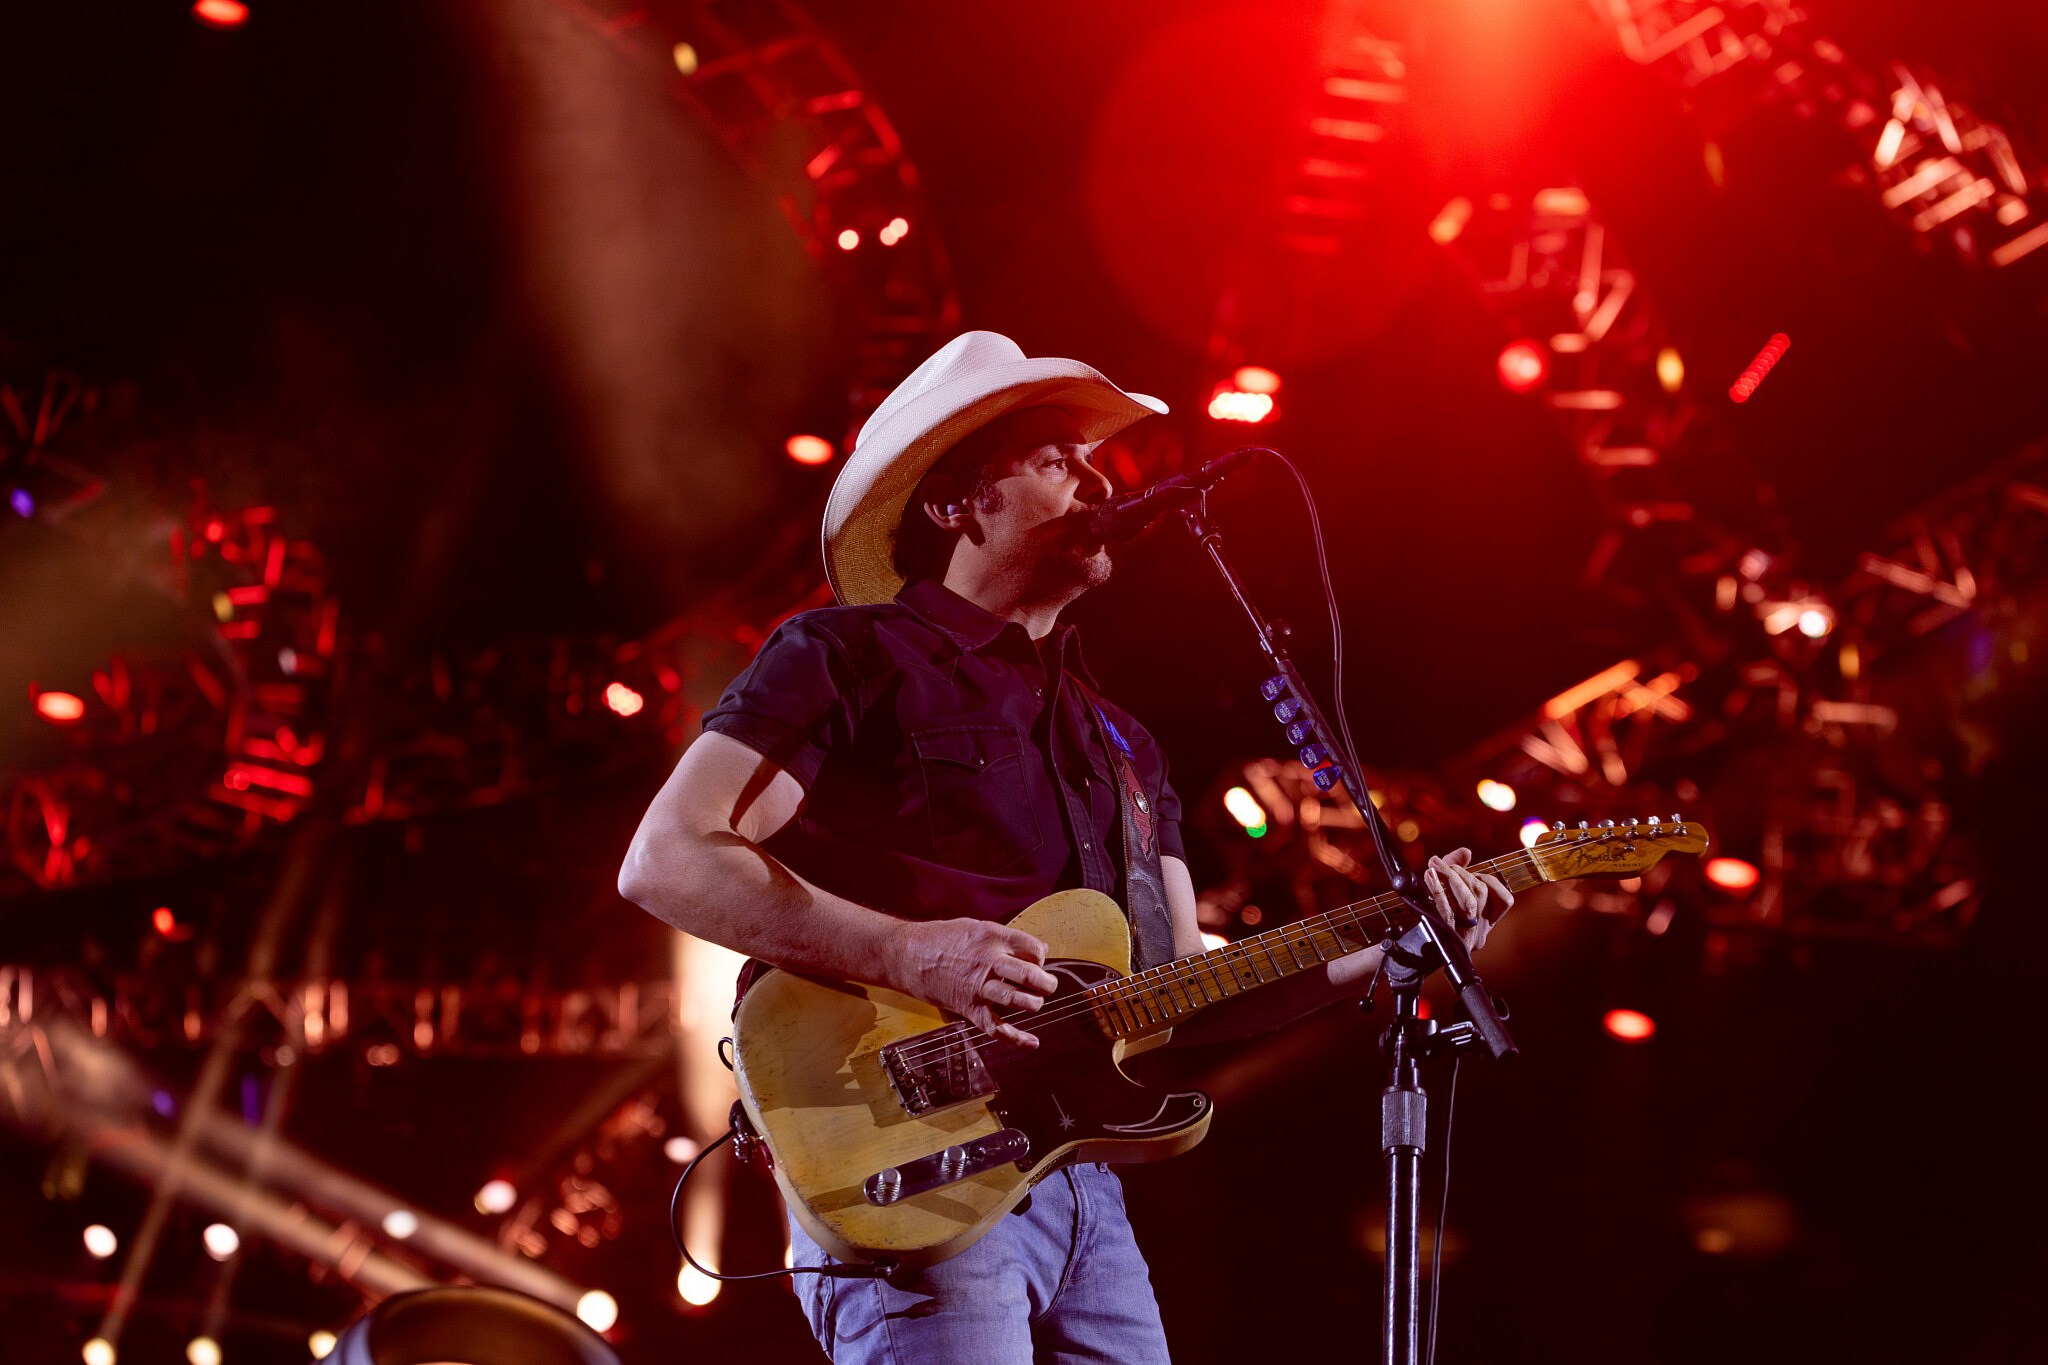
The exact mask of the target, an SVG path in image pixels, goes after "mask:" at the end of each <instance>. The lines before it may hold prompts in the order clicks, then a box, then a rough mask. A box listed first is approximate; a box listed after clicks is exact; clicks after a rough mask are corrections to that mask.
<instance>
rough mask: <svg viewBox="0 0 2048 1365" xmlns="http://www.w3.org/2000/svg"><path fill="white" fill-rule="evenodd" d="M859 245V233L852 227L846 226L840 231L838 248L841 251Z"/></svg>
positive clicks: (849, 249)
mask: <svg viewBox="0 0 2048 1365" xmlns="http://www.w3.org/2000/svg"><path fill="white" fill-rule="evenodd" d="M859 245H860V234H859V233H858V232H855V231H854V230H853V229H852V228H846V229H844V230H843V231H841V232H840V234H839V249H840V250H841V251H851V250H853V249H854V248H855V247H857V246H859Z"/></svg>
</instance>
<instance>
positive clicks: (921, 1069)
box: [882, 1028, 996, 1114]
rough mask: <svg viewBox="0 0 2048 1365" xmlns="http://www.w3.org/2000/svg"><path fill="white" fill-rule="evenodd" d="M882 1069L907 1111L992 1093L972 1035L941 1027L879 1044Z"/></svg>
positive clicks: (992, 1086) (923, 1110)
mask: <svg viewBox="0 0 2048 1365" xmlns="http://www.w3.org/2000/svg"><path fill="white" fill-rule="evenodd" d="M882 1071H883V1073H884V1074H885V1075H887V1076H888V1078H889V1084H890V1085H891V1086H892V1087H894V1088H895V1091H896V1098H898V1099H899V1100H901V1101H903V1108H904V1109H905V1110H906V1111H907V1112H909V1113H911V1114H929V1113H931V1112H932V1111H933V1110H936V1109H944V1108H946V1107H947V1106H949V1105H955V1104H960V1103H963V1102H964V1101H967V1100H975V1099H980V1098H982V1097H983V1096H985V1095H993V1094H995V1092H996V1083H995V1080H994V1078H993V1077H991V1076H990V1075H989V1074H988V1066H987V1064H986V1063H984V1062H983V1061H982V1060H981V1050H980V1049H979V1048H978V1047H977V1046H976V1045H975V1037H974V1035H973V1034H971V1033H968V1032H965V1031H964V1030H961V1029H959V1028H948V1029H940V1030H937V1031H936V1032H932V1033H921V1034H919V1035H918V1036H916V1037H915V1038H905V1039H904V1040H903V1041H902V1042H900V1043H891V1044H890V1045H889V1046H887V1047H885V1048H883V1049H882Z"/></svg>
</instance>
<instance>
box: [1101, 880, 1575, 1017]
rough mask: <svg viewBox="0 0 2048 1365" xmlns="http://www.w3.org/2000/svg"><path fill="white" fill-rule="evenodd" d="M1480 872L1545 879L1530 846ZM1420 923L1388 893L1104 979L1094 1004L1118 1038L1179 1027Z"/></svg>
mask: <svg viewBox="0 0 2048 1365" xmlns="http://www.w3.org/2000/svg"><path fill="white" fill-rule="evenodd" d="M1473 871H1475V872H1491V873H1492V874H1493V875H1495V876H1496V877H1499V878H1500V879H1501V881H1503V882H1505V883H1506V884H1507V887H1508V889H1509V890H1510V891H1523V890H1526V889H1527V888H1529V887H1532V886H1535V885H1537V884H1538V883H1539V882H1542V881H1544V880H1545V878H1544V876H1543V875H1542V873H1540V872H1539V871H1538V870H1537V867H1536V860H1535V859H1534V858H1533V857H1531V856H1530V854H1529V853H1528V852H1527V851H1526V850H1518V851H1516V852H1514V853H1508V854H1504V855H1502V856H1501V857H1498V858H1494V859H1491V860H1490V861H1487V862H1483V863H1479V864H1477V865H1476V866H1475V867H1474V868H1473ZM1414 923H1415V911H1414V909H1413V908H1412V907H1410V906H1409V904H1408V903H1407V902H1406V901H1404V900H1402V899H1401V898H1400V897H1399V896H1397V895H1395V894H1394V893H1393V892H1391V891H1386V892H1382V893H1381V894H1379V895H1377V896H1374V897H1372V898H1371V899H1370V900H1363V901H1356V902H1354V903H1352V904H1350V905H1344V906H1339V907H1338V908H1337V909H1335V910H1332V911H1330V912H1328V913H1327V914H1322V915H1316V916H1314V917H1313V918H1310V919H1304V920H1297V921H1295V922H1294V923H1292V924H1286V925H1282V926H1281V927H1280V928H1278V929H1271V930H1268V931H1267V932H1265V933H1263V934H1255V935H1253V936H1252V937H1251V938H1244V939H1239V940H1237V941H1236V942H1235V943H1226V944H1225V945H1223V946H1222V947H1221V948H1217V949H1214V950H1213V951H1210V952H1206V953H1202V954H1199V955H1198V956H1194V957H1181V958H1175V959H1174V960H1173V961H1171V962H1165V963H1161V964H1160V965H1159V966H1157V967H1151V968H1147V969H1146V970H1144V971H1141V972H1133V973H1132V974H1131V975H1129V976H1124V977H1118V978H1117V979H1116V980H1114V981H1109V982H1104V983H1103V984H1102V985H1100V986H1097V987H1095V988H1094V989H1092V990H1090V991H1089V992H1088V997H1089V1003H1090V1005H1091V1007H1092V1009H1093V1011H1094V1014H1095V1018H1096V1022H1097V1023H1098V1024H1100V1025H1101V1027H1102V1029H1103V1031H1104V1032H1105V1033H1107V1034H1108V1035H1109V1036H1110V1037H1111V1038H1141V1037H1144V1036H1145V1035H1147V1034H1152V1033H1158V1032H1160V1031H1161V1030H1163V1029H1169V1028H1172V1027H1173V1026H1174V1025H1175V1024H1178V1023H1180V1022H1182V1021H1183V1020H1185V1019H1187V1018H1188V1017H1189V1016H1190V1015H1192V1014H1194V1013H1195V1012H1196V1011H1198V1010H1202V1009H1206V1008H1208V1007H1209V1006H1210V1005H1214V1004H1219V1003H1221V1002H1222V1001H1225V1000H1229V999H1232V998H1234V997H1236V996H1240V995H1243V994H1245V993H1247V992H1249V991H1255V990H1257V989H1259V987H1261V986H1271V985H1274V984H1275V983H1277V982H1280V981H1284V980H1286V979H1287V978H1289V977H1291V976H1294V975H1297V974H1298V973H1301V972H1305V971H1309V970H1311V969H1313V968H1316V967H1320V966H1321V965H1322V964H1324V963H1325V962H1331V961H1334V960H1335V959H1337V958H1340V957H1348V956H1349V955H1350V954H1352V953H1355V952H1359V951H1361V950H1363V949H1366V948H1370V947H1372V946H1373V945H1375V944H1377V943H1379V942H1380V941H1382V940H1383V939H1385V938H1387V937H1388V936H1389V935H1392V936H1395V937H1398V936H1399V935H1401V934H1403V933H1405V932H1407V931H1408V929H1409V928H1411V927H1412V926H1413V925H1414Z"/></svg>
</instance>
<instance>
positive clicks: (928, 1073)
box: [734, 820, 1707, 1266]
mask: <svg viewBox="0 0 2048 1365" xmlns="http://www.w3.org/2000/svg"><path fill="white" fill-rule="evenodd" d="M1706 847H1707V832H1706V830H1705V829H1704V828H1702V827H1701V826H1700V825H1699V824H1697V823H1694V822H1680V821H1676V820H1673V821H1663V822H1660V821H1657V820H1649V821H1642V822H1637V821H1630V822H1629V823H1627V824H1625V825H1619V826H1616V825H1613V824H1611V823H1609V824H1606V825H1603V826H1601V827H1599V828H1594V829H1585V828H1581V829H1564V828H1562V827H1558V828H1553V829H1550V830H1546V831H1545V832H1544V833H1543V834H1541V835H1540V836H1538V838H1537V839H1536V841H1535V842H1534V844H1533V845H1532V846H1531V847H1529V848H1527V849H1525V850H1517V851H1515V852H1513V853H1510V854H1507V855H1505V856H1503V857H1499V858H1494V859H1492V860H1491V861H1489V862H1485V863H1481V864H1479V865H1478V866H1477V867H1476V868H1475V869H1474V870H1475V871H1483V872H1491V873H1493V874H1494V875H1495V876H1497V877H1499V878H1500V879H1501V880H1502V881H1503V882H1505V883H1506V884H1507V886H1508V887H1509V889H1510V890H1514V891H1521V890H1525V889H1526V888H1528V887H1532V886H1536V885H1539V884H1540V883H1543V882H1556V881H1566V880H1569V879H1572V878H1576V877H1629V876H1635V875H1637V874H1639V873H1641V872H1643V871H1645V870H1647V869H1648V868H1650V867H1652V866H1654V865H1655V864H1656V863H1657V862H1658V860H1660V859H1661V858H1663V857H1664V855H1665V854H1667V853H1687V854H1697V853H1699V852H1701V851H1702V850H1704V849H1705V848H1706ZM1414 920H1415V912H1414V911H1413V910H1412V909H1411V908H1410V907H1409V906H1408V905H1407V904H1406V903H1405V902H1404V901H1402V900H1401V899H1400V898H1399V897H1397V896H1395V895H1394V894H1393V893H1391V892H1388V893H1385V894H1383V895H1380V896H1377V897H1374V898H1373V899H1371V900H1366V901H1360V902H1358V903H1356V904H1353V905H1347V906H1343V907H1341V908H1339V909H1336V910H1332V911H1330V912H1329V913H1327V914H1323V915H1317V916H1314V917H1312V918H1309V919H1305V920H1299V921H1297V922H1295V923H1293V924H1288V925H1284V926H1282V927H1281V928H1278V929H1273V930H1270V931H1268V932H1266V933H1262V934H1259V935H1257V936H1255V937H1251V938H1245V939H1240V940H1238V941H1237V942H1235V943H1231V944H1227V945H1225V946H1224V947H1221V948H1218V949H1216V950H1214V951H1213V952H1208V953H1203V954H1200V955H1198V956H1193V957H1183V958H1178V959H1176V960H1174V961H1172V962H1168V963H1164V964H1162V965H1160V966H1157V967H1153V968H1150V969H1148V970H1146V971H1141V972H1135V973H1133V972H1132V971H1131V935H1130V926H1129V924H1128V923H1127V921H1126V920H1125V918H1124V913H1123V911H1122V910H1121V909H1119V908H1118V906H1117V904H1116V902H1115V901H1113V900H1111V899H1110V898H1109V897H1108V896H1105V895H1103V894H1101V893H1100V892H1096V891H1061V892H1057V893H1055V894H1054V895H1050V896H1047V897H1046V898H1045V899H1043V900H1041V901H1038V902H1037V903H1036V904H1034V905H1032V906H1031V907H1030V908H1028V909H1026V910H1025V911H1024V912H1023V913H1021V914H1019V915H1018V916H1017V917H1016V918H1015V919H1013V920H1011V921H1010V923H1011V924H1013V925H1015V926H1016V927H1017V928H1019V929H1023V930H1025V931H1026V932H1028V933H1031V934H1035V935H1037V936H1038V937H1039V938H1041V939H1043V940H1044V941H1045V942H1046V944H1047V945H1048V947H1049V952H1048V954H1047V961H1046V964H1045V965H1046V969H1047V970H1048V971H1050V972H1051V973H1052V974H1053V975H1054V976H1056V977H1058V978H1059V983H1060V984H1059V989H1058V990H1057V991H1056V992H1054V993H1053V994H1052V995H1050V996H1048V997H1047V998H1046V1002H1045V1004H1044V1006H1043V1007H1042V1008H1041V1009H1039V1010H1037V1011H1036V1012H1033V1013H1028V1014H1023V1015H1020V1016H1018V1017H1017V1022H1018V1023H1019V1024H1020V1025H1022V1026H1023V1027H1025V1028H1027V1029H1029V1030H1030V1031H1031V1032H1033V1033H1035V1034H1036V1035H1037V1036H1038V1039H1039V1046H1038V1047H1037V1048H1036V1049H1030V1048H1023V1047H1018V1046H1016V1045H1015V1044H1012V1043H1008V1042H1005V1041H1003V1040H1001V1039H997V1038H993V1037H990V1036H989V1035H987V1034H985V1033H983V1032H981V1031H980V1030H979V1029H977V1028H976V1027H974V1026H973V1025H972V1024H969V1023H967V1022H966V1021H964V1020H961V1019H959V1018H957V1017H955V1016H951V1015H948V1014H947V1013H945V1012H943V1011H941V1010H939V1009H938V1008H936V1007H935V1006H932V1005H928V1004H926V1003H924V1002H923V1001H921V1000H914V999H911V998H910V997H909V996H905V995H899V994H897V993H896V992H894V991H889V990H884V989H882V988H880V987H876V986H863V985H856V984H854V983H851V982H844V981H829V980H822V979H818V978H814V977H805V976H799V975H795V974H793V973H790V972H782V971H774V972H769V973H767V974H766V975H764V976H762V977H761V978H760V979H759V980H758V981H756V982H755V983H754V985H753V987H752V988H751V989H750V990H749V991H748V992H747V995H746V998H745V999H744V1000H743V1001H742V1002H741V1004H740V1008H739V1013H738V1015H737V1017H736V1019H735V1028H734V1053H735V1067H734V1069H735V1071H736V1072H737V1074H738V1078H739V1089H740V1099H741V1102H742V1104H743V1105H744V1106H745V1108H746V1113H747V1117H748V1119H749V1120H750V1121H751V1122H752V1123H753V1125H754V1128H755V1131H756V1132H757V1133H758V1134H759V1135H760V1137H761V1138H762V1140H763V1141H764V1142H765V1144H766V1146H767V1148H768V1152H769V1155H770V1157H771V1159H772V1164H773V1167H774V1171H775V1180H776V1183H777V1184H778V1185H779V1186H780V1187H781V1189H782V1194H783V1197H784V1198H785V1199H786V1200H787V1201H788V1203H789V1207H790V1209H791V1211H792V1212H793V1213H794V1214H795V1216H796V1219H797V1221H798V1222H799V1223H800V1224H802V1226H803V1228H804V1230H805V1231H807V1232H808V1233H810V1235H811V1236H812V1238H814V1239H815V1240H816V1241H817V1243H818V1244H819V1245H820V1246H822V1247H824V1248H825V1249H826V1250H827V1251H829V1252H831V1253H832V1255H834V1256H836V1257H838V1258H839V1259H841V1260H846V1261H869V1262H873V1261H889V1262H894V1263H895V1264H897V1265H899V1266H916V1265H927V1264H930V1263H931V1262H934V1261H941V1260H944V1259H945V1258H946V1257H948V1256H952V1255H956V1254H958V1253H959V1252H962V1251H965V1250H966V1249H967V1248H968V1247H969V1246H971V1245H973V1243H974V1242H975V1240H976V1239H977V1238H979V1237H980V1236H981V1235H982V1233H984V1232H986V1231H987V1230H988V1228H989V1227H990V1226H991V1225H992V1224H993V1223H994V1222H995V1221H996V1220H997V1219H998V1218H1001V1217H1002V1216H1003V1215H1004V1214H1005V1213H1007V1212H1008V1211H1009V1210H1010V1209H1012V1208H1013V1207H1015V1206H1016V1204H1017V1203H1018V1201H1020V1200H1021V1199H1023V1198H1024V1196H1025V1195H1026V1194H1028V1193H1029V1192H1030V1190H1031V1187H1032V1186H1033V1185H1036V1184H1037V1183H1038V1182H1039V1181H1041V1180H1043V1179H1045V1177H1047V1176H1048V1175H1050V1174H1052V1173H1053V1172H1054V1171H1057V1170H1059V1169H1060V1168H1062V1167H1064V1166H1068V1165H1071V1164H1073V1163H1075V1162H1081V1161H1112V1162H1124V1161H1154V1160H1158V1159H1160V1158H1162V1157H1169V1156H1177V1155H1179V1154H1180V1153H1182V1152H1185V1151H1187V1150H1188V1149H1189V1148H1191V1147H1193V1146H1194V1145H1195V1144H1196V1143H1198V1142H1200V1141H1201V1140H1202V1138H1203V1136H1204V1135H1205V1134H1206V1133H1207V1132H1208V1129H1209V1116H1210V1109H1211V1106H1210V1103H1209V1097H1208V1096H1206V1095H1204V1094H1201V1093H1200V1092H1199V1091H1183V1092H1178V1093H1173V1094H1161V1093H1158V1092H1156V1091H1149V1090H1146V1089H1145V1088H1144V1087H1142V1086H1140V1085H1138V1084H1137V1083H1136V1082H1134V1081H1132V1080H1131V1079H1130V1078H1129V1077H1127V1076H1125V1075H1124V1073H1123V1070H1122V1068H1121V1065H1120V1064H1121V1062H1122V1061H1123V1059H1124V1058H1125V1057H1128V1056H1131V1055H1134V1054H1136V1053H1139V1052H1143V1051H1145V1050H1147V1049H1149V1048H1153V1047H1157V1046H1159V1045H1160V1044H1161V1043H1164V1042H1165V1041H1166V1040H1167V1039H1168V1037H1170V1036H1171V1034H1172V1031H1173V1026H1174V1025H1175V1024H1176V1023H1179V1022H1180V1021H1182V1020H1184V1019H1187V1018H1188V1017H1190V1016H1191V1015H1193V1014H1195V1013H1196V1012H1197V1011H1199V1010H1202V1009H1205V1008H1207V1007H1208V1006H1210V1005H1213V1004H1216V1003H1217V1002H1219V1001H1223V1000H1229V999H1231V998H1233V997H1235V996H1239V995H1242V994H1244V993H1245V992H1247V991H1254V990H1257V989H1258V988H1259V987H1261V986H1269V985H1272V984H1273V983H1274V982H1277V981H1281V980H1284V979H1286V978H1287V977H1290V976H1293V975H1294V974H1295V973H1297V972H1302V971H1306V970H1308V969H1310V968H1312V967H1315V966H1318V965H1320V964H1321V963H1324V962H1328V961H1331V960H1332V959H1334V958H1338V957H1342V956H1345V955H1346V954H1348V953H1355V952H1358V951H1360V950H1361V949H1364V948H1369V947H1372V946H1373V945H1375V944H1377V943H1379V942H1381V941H1382V940H1383V939H1386V938H1388V937H1390V936H1393V937H1398V936H1399V935H1400V934H1401V933H1402V932H1403V931H1404V930H1406V929H1407V928H1408V927H1410V926H1412V925H1413V923H1414Z"/></svg>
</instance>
